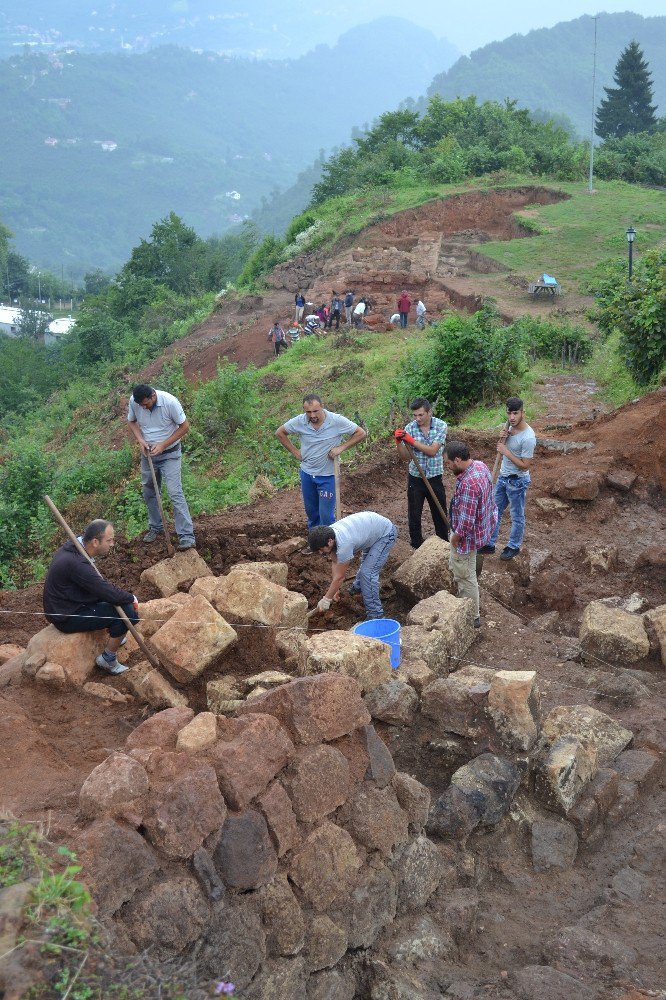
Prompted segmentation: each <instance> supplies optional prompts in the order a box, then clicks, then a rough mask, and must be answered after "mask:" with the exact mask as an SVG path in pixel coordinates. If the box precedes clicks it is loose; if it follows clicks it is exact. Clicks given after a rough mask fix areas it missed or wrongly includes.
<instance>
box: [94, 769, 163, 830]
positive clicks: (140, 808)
mask: <svg viewBox="0 0 666 1000" xmlns="http://www.w3.org/2000/svg"><path fill="white" fill-rule="evenodd" d="M148 789H149V780H148V775H147V774H146V770H145V768H144V767H142V765H141V764H140V763H139V762H138V761H136V760H133V759H132V758H131V757H129V756H128V755H127V754H125V753H112V754H111V756H110V757H107V758H106V760H104V761H102V763H101V764H98V765H97V767H96V768H94V769H93V770H92V771H91V772H90V774H89V775H88V777H87V778H86V780H85V781H84V782H83V785H82V786H81V791H80V792H79V810H80V813H81V815H82V816H83V818H84V819H96V818H97V817H99V816H118V817H121V818H124V819H128V820H129V821H130V822H132V821H133V825H135V826H138V825H139V823H140V821H141V817H142V816H143V813H144V811H145V806H146V798H147V795H148Z"/></svg>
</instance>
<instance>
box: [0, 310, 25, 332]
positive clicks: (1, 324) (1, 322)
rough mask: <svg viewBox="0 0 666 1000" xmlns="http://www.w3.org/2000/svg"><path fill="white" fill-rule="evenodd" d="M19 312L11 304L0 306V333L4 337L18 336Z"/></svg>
mask: <svg viewBox="0 0 666 1000" xmlns="http://www.w3.org/2000/svg"><path fill="white" fill-rule="evenodd" d="M20 315H21V312H20V310H19V309H14V307H13V306H0V333H4V334H5V336H6V337H18V335H19V317H20Z"/></svg>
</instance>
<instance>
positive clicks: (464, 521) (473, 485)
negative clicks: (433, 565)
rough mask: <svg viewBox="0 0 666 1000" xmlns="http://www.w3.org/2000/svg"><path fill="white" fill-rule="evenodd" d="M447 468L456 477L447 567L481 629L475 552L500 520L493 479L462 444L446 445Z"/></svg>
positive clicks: (453, 442)
mask: <svg viewBox="0 0 666 1000" xmlns="http://www.w3.org/2000/svg"><path fill="white" fill-rule="evenodd" d="M446 468H447V469H448V470H449V472H452V473H453V474H454V476H455V477H456V490H455V493H454V494H453V499H452V500H451V511H450V518H451V531H452V532H453V534H452V535H451V538H450V539H449V541H450V550H449V568H450V570H451V573H452V574H453V579H454V580H455V581H456V584H457V586H458V596H459V597H470V598H471V599H472V601H473V603H474V627H475V628H480V627H481V617H480V614H479V582H478V580H477V578H476V553H477V552H483V549H484V547H485V546H486V545H487V544H488V540H489V538H490V537H491V535H492V533H493V531H494V530H495V528H496V526H497V523H498V520H499V519H498V517H497V506H496V504H495V500H494V497H493V477H492V474H491V472H490V469H489V468H488V466H487V465H486V464H485V463H484V462H478V461H474V460H473V459H472V458H471V456H470V453H469V448H468V447H467V445H466V444H463V443H462V441H450V442H449V444H447V446H446Z"/></svg>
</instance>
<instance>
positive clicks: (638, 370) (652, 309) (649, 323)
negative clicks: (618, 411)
mask: <svg viewBox="0 0 666 1000" xmlns="http://www.w3.org/2000/svg"><path fill="white" fill-rule="evenodd" d="M597 301H598V303H599V308H598V312H597V319H598V322H599V326H600V328H601V329H602V331H603V332H604V333H605V334H611V333H612V332H613V331H615V330H617V331H618V332H619V334H620V341H619V351H620V355H621V357H623V358H624V360H625V362H626V364H627V367H628V369H629V372H630V373H631V375H632V376H633V378H634V379H635V380H636V382H637V383H638V385H641V386H647V385H650V384H651V383H652V382H653V381H655V380H656V378H657V376H658V375H659V373H660V372H661V370H662V368H663V367H664V365H666V250H663V249H662V250H650V251H648V253H646V254H645V255H644V256H643V257H642V258H641V259H640V260H639V261H638V262H637V264H636V267H635V270H634V274H633V280H632V281H627V280H626V272H625V269H624V262H621V263H620V262H619V261H618V262H617V263H615V264H613V265H611V266H609V270H608V274H607V276H606V277H605V279H604V280H602V281H601V283H600V285H599V288H598V290H597Z"/></svg>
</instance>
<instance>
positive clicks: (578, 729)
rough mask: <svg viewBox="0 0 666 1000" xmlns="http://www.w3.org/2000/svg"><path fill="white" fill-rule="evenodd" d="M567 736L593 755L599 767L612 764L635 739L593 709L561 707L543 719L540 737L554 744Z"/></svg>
mask: <svg viewBox="0 0 666 1000" xmlns="http://www.w3.org/2000/svg"><path fill="white" fill-rule="evenodd" d="M569 735H571V736H573V737H574V738H575V739H577V740H579V741H580V742H581V743H582V744H583V746H585V747H588V748H590V749H591V750H592V751H593V752H594V754H595V756H596V763H597V766H598V767H603V766H605V765H607V764H611V763H612V762H613V761H614V760H615V758H616V757H617V756H618V755H619V754H620V753H621V752H622V751H623V750H624V749H625V748H626V747H627V746H628V744H629V743H630V742H631V741H632V739H633V738H634V734H633V733H632V732H631V731H630V730H629V729H625V728H624V726H621V725H620V723H619V722H616V721H615V719H611V717H610V716H609V715H606V714H605V713H604V712H599V711H598V710H597V709H596V708H590V707H589V706H588V705H560V706H558V707H557V708H554V709H553V710H552V711H551V712H550V713H549V714H548V715H547V716H546V718H545V719H544V722H543V737H544V739H545V740H546V741H548V742H550V743H553V742H554V741H555V740H557V739H559V737H560V736H569Z"/></svg>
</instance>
